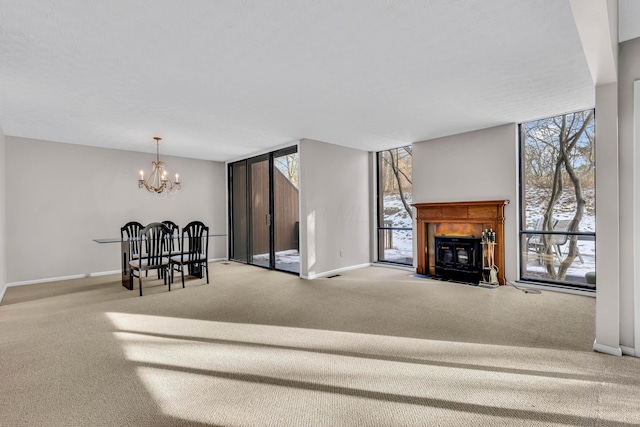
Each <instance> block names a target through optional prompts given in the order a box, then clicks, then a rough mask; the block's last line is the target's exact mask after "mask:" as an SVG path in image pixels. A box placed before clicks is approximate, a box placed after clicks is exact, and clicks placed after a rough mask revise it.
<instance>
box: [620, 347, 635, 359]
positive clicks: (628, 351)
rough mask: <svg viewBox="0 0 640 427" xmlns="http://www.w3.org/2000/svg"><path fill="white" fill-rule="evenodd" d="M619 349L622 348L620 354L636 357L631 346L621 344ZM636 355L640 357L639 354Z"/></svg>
mask: <svg viewBox="0 0 640 427" xmlns="http://www.w3.org/2000/svg"><path fill="white" fill-rule="evenodd" d="M620 350H622V354H624V355H625V356H633V357H636V349H635V348H633V347H627V346H626V345H621V346H620ZM637 357H640V355H638V356H637Z"/></svg>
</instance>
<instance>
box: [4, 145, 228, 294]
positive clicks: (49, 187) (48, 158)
mask: <svg viewBox="0 0 640 427" xmlns="http://www.w3.org/2000/svg"><path fill="white" fill-rule="evenodd" d="M152 160H155V153H150V154H146V153H136V152H130V151H122V150H111V149H104V148H95V147H88V146H82V145H74V144H62V143H57V142H51V141H41V140H33V139H25V138H16V137H10V136H7V137H6V166H7V168H6V173H7V176H8V177H10V179H8V184H7V186H6V207H7V208H6V212H7V233H6V244H7V248H10V249H11V250H10V251H8V254H7V265H8V266H9V268H8V271H7V281H8V282H9V283H10V284H11V283H14V284H17V283H21V282H30V281H39V280H43V279H50V278H61V277H67V276H75V275H85V274H93V273H101V272H108V271H116V270H119V269H120V257H119V245H118V244H117V243H109V244H98V243H96V242H94V241H93V239H95V238H106V237H119V236H120V227H121V226H122V225H123V224H125V223H126V222H127V221H131V220H135V221H139V222H141V223H143V224H147V223H149V222H152V221H162V220H172V221H174V222H176V223H177V224H178V225H179V226H184V225H186V223H187V222H189V221H192V220H201V221H203V222H204V223H205V224H208V225H209V226H210V228H211V232H212V233H225V232H226V212H225V203H224V200H225V193H226V190H225V189H226V185H225V172H224V171H225V168H224V164H223V163H219V162H210V161H203V160H193V159H186V158H179V157H169V156H162V153H161V160H163V161H165V163H166V167H167V170H168V171H169V173H170V174H174V173H175V172H178V173H180V181H181V182H182V185H183V187H182V190H181V191H180V193H179V194H178V195H177V197H175V198H167V199H160V200H158V199H153V198H145V196H144V195H143V194H142V192H141V191H140V190H139V189H138V188H137V179H138V172H139V171H140V170H141V169H142V170H144V171H145V175H147V174H149V171H150V170H151V161H152ZM0 188H1V186H0ZM0 191H1V190H0ZM209 257H210V258H213V259H215V258H224V257H226V237H216V238H212V240H211V241H210V249H209Z"/></svg>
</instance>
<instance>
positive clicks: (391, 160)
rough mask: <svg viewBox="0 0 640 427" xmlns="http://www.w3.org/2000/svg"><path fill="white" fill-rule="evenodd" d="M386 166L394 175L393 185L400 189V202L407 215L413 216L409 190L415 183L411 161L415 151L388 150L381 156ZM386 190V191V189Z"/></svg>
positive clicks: (407, 148) (405, 148) (405, 149)
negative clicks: (412, 177) (411, 174)
mask: <svg viewBox="0 0 640 427" xmlns="http://www.w3.org/2000/svg"><path fill="white" fill-rule="evenodd" d="M381 157H382V160H383V162H384V164H386V165H387V166H388V167H389V168H390V169H391V172H392V173H393V178H395V179H394V180H393V185H394V187H396V186H397V187H396V188H397V189H398V193H399V194H400V200H401V201H402V205H403V206H404V209H405V210H406V212H407V215H409V216H411V206H410V205H409V201H407V190H411V189H412V187H413V182H412V181H411V177H410V173H411V172H410V171H411V160H412V157H413V151H412V148H411V146H406V147H402V148H394V149H391V150H386V151H385V152H384V153H383V155H382V156H381ZM385 190H386V189H385Z"/></svg>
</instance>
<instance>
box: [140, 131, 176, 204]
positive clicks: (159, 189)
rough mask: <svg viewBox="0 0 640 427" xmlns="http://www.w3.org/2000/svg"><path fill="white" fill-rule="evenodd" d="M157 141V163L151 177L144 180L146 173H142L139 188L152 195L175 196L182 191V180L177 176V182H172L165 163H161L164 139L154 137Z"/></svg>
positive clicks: (154, 163)
mask: <svg viewBox="0 0 640 427" xmlns="http://www.w3.org/2000/svg"><path fill="white" fill-rule="evenodd" d="M153 139H155V140H156V161H155V162H151V163H152V164H153V170H152V171H151V175H149V177H148V178H147V179H144V171H140V179H138V188H140V189H141V190H142V189H144V190H147V191H148V192H149V193H152V194H174V193H176V192H177V191H178V190H180V178H179V175H178V174H176V180H175V181H171V178H169V177H168V176H167V171H166V170H164V162H161V161H160V154H159V146H160V140H161V139H162V138H160V137H157V136H154V137H153Z"/></svg>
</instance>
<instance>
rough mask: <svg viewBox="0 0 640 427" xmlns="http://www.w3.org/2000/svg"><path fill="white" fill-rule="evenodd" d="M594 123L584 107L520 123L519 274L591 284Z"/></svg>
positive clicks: (547, 280) (537, 278) (593, 257)
mask: <svg viewBox="0 0 640 427" xmlns="http://www.w3.org/2000/svg"><path fill="white" fill-rule="evenodd" d="M594 122H595V120H594V110H585V111H579V112H576V113H571V114H564V115H561V116H556V117H551V118H548V119H541V120H536V121H533V122H528V123H524V124H522V125H521V126H520V135H521V143H522V168H521V171H522V175H521V184H522V198H521V200H522V221H521V249H522V250H521V255H522V256H521V278H522V279H525V280H539V281H543V282H550V283H553V284H556V285H570V286H581V287H586V288H594V287H595V283H592V282H593V278H594V277H595V221H596V215H595V129H594ZM536 231H539V233H536Z"/></svg>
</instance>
